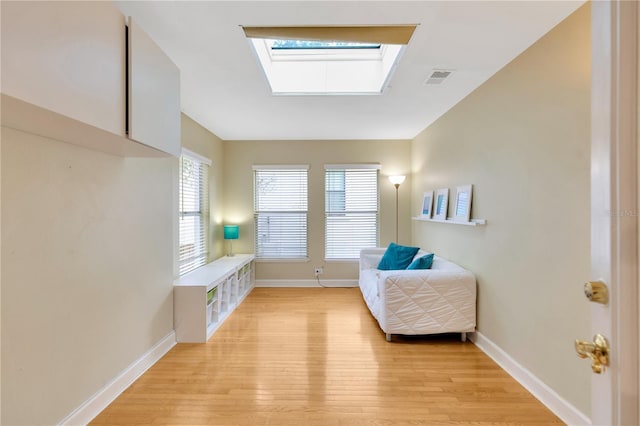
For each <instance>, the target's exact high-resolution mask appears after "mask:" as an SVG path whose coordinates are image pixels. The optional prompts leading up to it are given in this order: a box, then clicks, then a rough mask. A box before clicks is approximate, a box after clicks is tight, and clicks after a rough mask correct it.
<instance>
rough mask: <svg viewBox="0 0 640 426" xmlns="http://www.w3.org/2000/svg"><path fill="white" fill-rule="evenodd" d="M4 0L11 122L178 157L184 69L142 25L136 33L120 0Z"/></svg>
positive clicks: (6, 99) (119, 148)
mask: <svg viewBox="0 0 640 426" xmlns="http://www.w3.org/2000/svg"><path fill="white" fill-rule="evenodd" d="M0 7H1V8H2V11H1V17H2V22H1V24H2V26H1V27H0V29H1V31H2V36H1V51H2V69H1V72H2V73H1V85H0V89H1V91H2V106H3V108H2V125H3V126H9V127H14V128H17V129H19V130H23V131H27V132H31V133H35V134H39V135H42V136H47V137H51V138H53V139H57V140H62V141H65V142H69V143H73V144H77V145H82V146H85V147H87V148H90V149H96V150H99V151H103V152H108V153H111V154H115V155H122V156H167V154H168V155H174V156H178V155H179V153H180V73H179V70H178V68H177V67H176V66H175V65H174V64H173V63H172V62H171V60H170V59H169V58H168V57H167V55H165V54H164V53H163V52H162V50H161V49H160V48H159V47H158V46H157V45H156V44H155V43H154V42H153V40H151V38H149V36H147V35H146V34H145V33H144V31H142V29H141V28H139V27H138V26H137V25H135V24H133V25H132V27H131V29H130V31H129V35H130V37H129V40H128V41H127V25H126V24H127V22H126V19H125V17H124V16H123V15H122V13H121V12H120V11H119V10H118V9H117V8H116V7H115V6H114V5H113V3H111V2H106V1H86V2H85V1H70V2H65V1H51V2H47V1H38V2H32V1H15V2H14V1H2V2H0ZM127 47H128V49H127ZM127 54H128V55H129V68H128V71H129V75H128V76H127ZM127 85H129V86H128V89H129V92H128V94H129V99H127ZM127 113H128V116H129V117H128V118H129V120H128V122H127Z"/></svg>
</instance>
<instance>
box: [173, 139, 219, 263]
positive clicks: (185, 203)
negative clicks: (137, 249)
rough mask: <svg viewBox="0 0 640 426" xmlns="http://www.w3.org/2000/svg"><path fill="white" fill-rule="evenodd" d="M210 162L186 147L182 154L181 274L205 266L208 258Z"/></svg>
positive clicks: (180, 202)
mask: <svg viewBox="0 0 640 426" xmlns="http://www.w3.org/2000/svg"><path fill="white" fill-rule="evenodd" d="M210 164H211V162H210V161H209V160H208V159H206V158H204V157H201V156H199V155H198V154H194V153H192V152H189V151H187V150H183V151H182V155H181V156H180V178H179V181H180V183H179V188H180V189H179V200H178V202H179V209H180V219H179V220H180V230H179V232H180V247H179V250H178V264H179V273H180V275H183V274H185V273H187V272H189V271H192V270H194V269H196V268H197V267H199V266H202V265H204V264H205V263H207V260H208V257H209V242H208V239H209V238H208V235H209V166H210Z"/></svg>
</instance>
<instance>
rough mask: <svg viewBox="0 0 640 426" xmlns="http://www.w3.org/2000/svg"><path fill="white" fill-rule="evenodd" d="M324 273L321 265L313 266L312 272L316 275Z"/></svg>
mask: <svg viewBox="0 0 640 426" xmlns="http://www.w3.org/2000/svg"><path fill="white" fill-rule="evenodd" d="M323 273H324V270H323V269H322V267H320V268H318V267H315V268H313V274H314V275H315V276H316V277H317V276H318V275H322V274H323Z"/></svg>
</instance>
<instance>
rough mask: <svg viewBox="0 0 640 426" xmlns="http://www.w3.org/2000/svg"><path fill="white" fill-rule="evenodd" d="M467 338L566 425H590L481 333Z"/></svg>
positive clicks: (588, 420)
mask: <svg viewBox="0 0 640 426" xmlns="http://www.w3.org/2000/svg"><path fill="white" fill-rule="evenodd" d="M467 337H468V338H469V340H471V341H472V342H473V343H474V344H475V345H476V346H477V347H478V348H480V350H481V351H482V352H484V353H485V354H487V355H488V356H489V357H490V358H491V359H493V360H494V361H495V362H496V363H497V364H498V365H499V366H500V367H502V368H503V369H504V370H505V371H506V372H507V373H509V375H511V377H513V378H514V379H515V380H516V381H518V383H520V384H521V385H522V386H524V387H525V388H526V389H527V390H528V391H529V392H531V394H532V395H533V396H535V397H536V398H537V399H538V400H539V401H540V402H542V403H543V404H544V405H545V406H546V407H547V408H548V409H549V410H551V411H553V413H554V414H555V415H556V416H558V417H560V419H561V420H562V421H563V422H565V423H566V424H568V425H590V424H591V419H589V417H587V416H585V415H584V414H583V413H582V412H581V411H580V410H578V409H577V408H576V407H574V406H573V405H571V404H570V403H569V402H568V401H566V400H565V399H564V398H562V397H561V396H560V395H558V394H557V393H556V391H554V390H553V389H551V388H550V387H549V386H547V385H546V384H545V383H544V382H542V380H540V379H538V378H537V377H536V376H535V375H534V374H533V373H531V372H530V371H529V370H527V369H526V368H525V367H523V366H522V365H520V364H519V363H518V362H517V361H516V360H514V359H513V358H511V356H509V354H507V353H506V352H505V351H503V350H502V349H501V348H500V347H499V346H498V345H496V344H495V343H493V342H492V341H491V340H489V339H488V338H486V337H485V336H484V335H483V334H482V333H479V332H476V333H467Z"/></svg>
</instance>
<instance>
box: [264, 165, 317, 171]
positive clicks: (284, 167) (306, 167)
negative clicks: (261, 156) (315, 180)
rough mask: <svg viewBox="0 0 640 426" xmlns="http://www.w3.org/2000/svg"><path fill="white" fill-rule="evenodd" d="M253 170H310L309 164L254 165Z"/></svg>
mask: <svg viewBox="0 0 640 426" xmlns="http://www.w3.org/2000/svg"><path fill="white" fill-rule="evenodd" d="M252 168H253V170H289V169H291V170H298V169H304V170H309V165H308V164H254V165H253V166H252Z"/></svg>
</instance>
